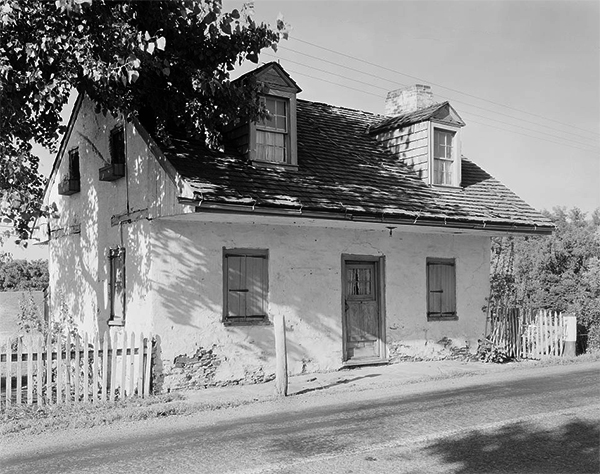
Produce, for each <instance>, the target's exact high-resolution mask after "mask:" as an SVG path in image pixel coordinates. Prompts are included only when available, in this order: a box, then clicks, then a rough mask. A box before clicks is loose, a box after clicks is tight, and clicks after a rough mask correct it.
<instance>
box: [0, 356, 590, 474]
mask: <svg viewBox="0 0 600 474" xmlns="http://www.w3.org/2000/svg"><path fill="white" fill-rule="evenodd" d="M481 380H483V381H484V382H486V383H478V381H477V380H458V381H457V380H450V381H439V382H436V383H433V384H431V383H429V384H423V385H422V387H421V388H419V387H412V388H411V390H408V391H404V390H402V389H386V390H372V391H364V392H360V393H355V394H352V393H350V394H345V395H341V394H336V395H335V396H334V397H324V396H321V397H319V396H313V397H306V398H304V399H303V398H301V397H298V398H297V399H296V400H291V399H288V400H289V401H287V400H286V401H284V402H280V403H271V404H269V403H265V404H259V406H256V407H245V408H244V407H241V408H240V409H236V410H226V411H223V412H222V413H217V412H213V413H211V414H208V415H198V416H194V417H185V418H180V419H171V420H164V422H162V423H161V422H151V423H146V424H139V425H135V426H126V427H119V428H118V429H117V428H114V429H113V430H112V431H111V430H110V429H109V430H103V431H102V430H101V431H99V432H98V434H97V436H94V431H93V430H92V431H91V432H86V434H85V436H83V435H79V434H77V433H75V434H73V433H70V434H64V436H56V435H54V438H55V439H54V440H53V442H49V441H48V440H44V441H43V444H42V442H40V443H37V442H35V440H33V441H32V440H29V442H28V443H26V444H24V445H23V446H22V447H21V448H20V449H19V451H20V452H19V453H18V454H16V453H15V449H14V446H13V447H12V449H7V450H6V452H5V454H4V455H3V461H2V464H1V467H2V469H1V472H3V473H6V474H8V473H17V472H19V473H24V472H27V473H38V472H39V473H68V472H74V473H75V472H77V473H80V472H81V473H83V472H99V473H104V472H106V473H108V472H110V473H117V472H127V473H129V472H165V473H196V472H197V473H204V472H206V473H212V472H215V473H221V472H238V473H260V472H285V473H308V472H315V473H320V472H323V473H325V472H326V473H338V472H339V473H360V472H369V473H373V472H381V473H384V472H385V473H404V472H414V473H419V472H427V473H429V472H444V473H472V472H474V473H478V472H490V473H504V472H506V473H508V472H513V473H598V472H600V461H599V457H600V448H599V446H600V398H599V397H598V395H599V394H600V371H599V370H598V369H597V368H596V367H592V368H591V367H590V366H589V365H588V366H585V367H577V366H568V367H562V368H561V367H558V368H551V369H548V370H544V369H537V370H536V371H533V370H531V371H529V370H528V371H527V372H520V373H507V374H502V375H499V376H497V377H496V378H495V379H494V381H492V382H490V381H489V379H486V378H485V377H483V378H482V379H481ZM481 380H480V381H479V382H481ZM90 433H91V434H90ZM90 436H91V437H92V439H90ZM59 438H61V439H59Z"/></svg>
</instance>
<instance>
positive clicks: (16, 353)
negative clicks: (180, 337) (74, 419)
mask: <svg viewBox="0 0 600 474" xmlns="http://www.w3.org/2000/svg"><path fill="white" fill-rule="evenodd" d="M151 365H152V338H151V337H150V336H146V337H145V336H144V335H143V334H141V333H140V334H139V336H138V337H137V338H136V335H135V333H134V332H131V333H127V332H126V331H122V332H119V333H117V332H115V333H114V334H113V336H112V338H111V337H110V335H109V333H108V332H107V333H104V334H103V335H102V336H100V335H99V334H95V335H93V336H89V335H88V334H83V335H81V336H79V337H74V338H71V337H70V336H66V337H64V338H61V340H58V341H53V340H52V339H51V337H50V336H48V337H47V338H44V337H43V336H24V337H22V338H19V339H18V340H17V341H14V340H13V341H11V340H7V341H4V342H3V343H2V345H1V346H0V382H1V383H0V405H1V406H8V405H11V404H14V403H16V404H21V403H27V404H29V405H32V404H34V403H35V404H38V405H42V404H63V403H64V404H69V403H88V402H92V403H97V402H104V401H114V400H117V399H122V398H125V397H133V396H138V397H147V396H148V395H149V394H150V377H151Z"/></svg>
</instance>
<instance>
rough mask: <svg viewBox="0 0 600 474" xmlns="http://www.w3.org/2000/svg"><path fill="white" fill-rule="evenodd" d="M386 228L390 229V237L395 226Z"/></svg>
mask: <svg viewBox="0 0 600 474" xmlns="http://www.w3.org/2000/svg"><path fill="white" fill-rule="evenodd" d="M386 229H390V237H391V236H392V231H393V230H394V229H395V227H394V226H389V227H386Z"/></svg>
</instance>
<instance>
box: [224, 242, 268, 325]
mask: <svg viewBox="0 0 600 474" xmlns="http://www.w3.org/2000/svg"><path fill="white" fill-rule="evenodd" d="M230 257H244V258H248V257H254V258H261V259H264V263H263V267H262V275H261V277H262V286H263V288H264V294H263V296H262V297H263V301H262V306H263V309H264V314H261V315H251V316H248V315H247V314H245V315H243V316H231V315H230V314H229V292H230V289H229V260H228V259H229V258H230ZM222 271H223V316H222V322H223V324H224V325H225V326H249V325H270V324H271V321H270V319H269V314H268V313H269V311H268V307H269V251H268V250H267V249H254V248H225V247H223V263H222ZM244 276H245V277H246V275H244ZM245 291H246V292H248V289H245Z"/></svg>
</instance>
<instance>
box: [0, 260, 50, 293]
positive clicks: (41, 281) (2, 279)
mask: <svg viewBox="0 0 600 474" xmlns="http://www.w3.org/2000/svg"><path fill="white" fill-rule="evenodd" d="M47 286H48V261H47V260H12V259H6V261H0V291H20V290H26V291H27V290H29V291H35V290H43V289H44V288H46V287H47Z"/></svg>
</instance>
